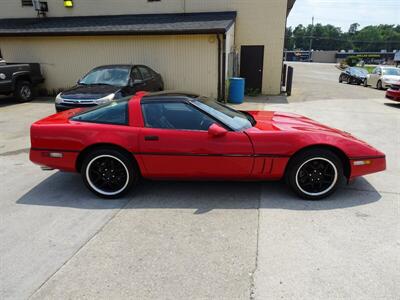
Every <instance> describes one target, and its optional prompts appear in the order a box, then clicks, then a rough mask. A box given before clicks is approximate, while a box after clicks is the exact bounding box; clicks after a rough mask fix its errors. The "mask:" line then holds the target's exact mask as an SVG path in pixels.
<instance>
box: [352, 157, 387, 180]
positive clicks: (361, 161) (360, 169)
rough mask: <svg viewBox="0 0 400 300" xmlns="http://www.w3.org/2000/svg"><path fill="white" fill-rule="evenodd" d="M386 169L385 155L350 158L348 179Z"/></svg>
mask: <svg viewBox="0 0 400 300" xmlns="http://www.w3.org/2000/svg"><path fill="white" fill-rule="evenodd" d="M384 170H386V157H385V156H375V157H358V158H351V159H350V178H349V179H350V180H351V179H354V178H355V177H359V176H364V175H367V174H372V173H377V172H381V171H384Z"/></svg>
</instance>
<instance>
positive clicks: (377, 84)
mask: <svg viewBox="0 0 400 300" xmlns="http://www.w3.org/2000/svg"><path fill="white" fill-rule="evenodd" d="M376 88H377V89H378V90H383V87H382V81H380V80H378V82H377V83H376Z"/></svg>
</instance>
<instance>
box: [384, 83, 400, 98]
mask: <svg viewBox="0 0 400 300" xmlns="http://www.w3.org/2000/svg"><path fill="white" fill-rule="evenodd" d="M386 98H388V99H390V100H394V101H399V102H400V81H399V82H397V83H396V84H392V86H391V87H390V88H389V89H388V90H387V91H386Z"/></svg>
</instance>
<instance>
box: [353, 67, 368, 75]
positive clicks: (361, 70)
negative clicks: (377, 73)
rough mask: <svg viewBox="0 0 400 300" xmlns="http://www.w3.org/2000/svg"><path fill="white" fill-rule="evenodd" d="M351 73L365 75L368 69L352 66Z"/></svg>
mask: <svg viewBox="0 0 400 300" xmlns="http://www.w3.org/2000/svg"><path fill="white" fill-rule="evenodd" d="M351 73H352V74H353V75H358V76H365V75H367V74H368V71H367V70H365V69H361V68H352V69H351Z"/></svg>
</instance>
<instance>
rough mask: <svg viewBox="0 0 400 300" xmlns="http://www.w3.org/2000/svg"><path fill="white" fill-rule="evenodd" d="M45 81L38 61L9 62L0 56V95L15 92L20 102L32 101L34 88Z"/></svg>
mask: <svg viewBox="0 0 400 300" xmlns="http://www.w3.org/2000/svg"><path fill="white" fill-rule="evenodd" d="M42 82H44V78H43V76H42V73H41V70H40V64H38V63H7V62H6V61H5V60H3V59H2V58H1V57H0V95H10V94H13V95H14V96H15V98H16V99H17V100H18V101H20V102H26V101H31V100H32V99H33V96H34V88H35V86H37V85H38V84H40V83H42Z"/></svg>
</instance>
